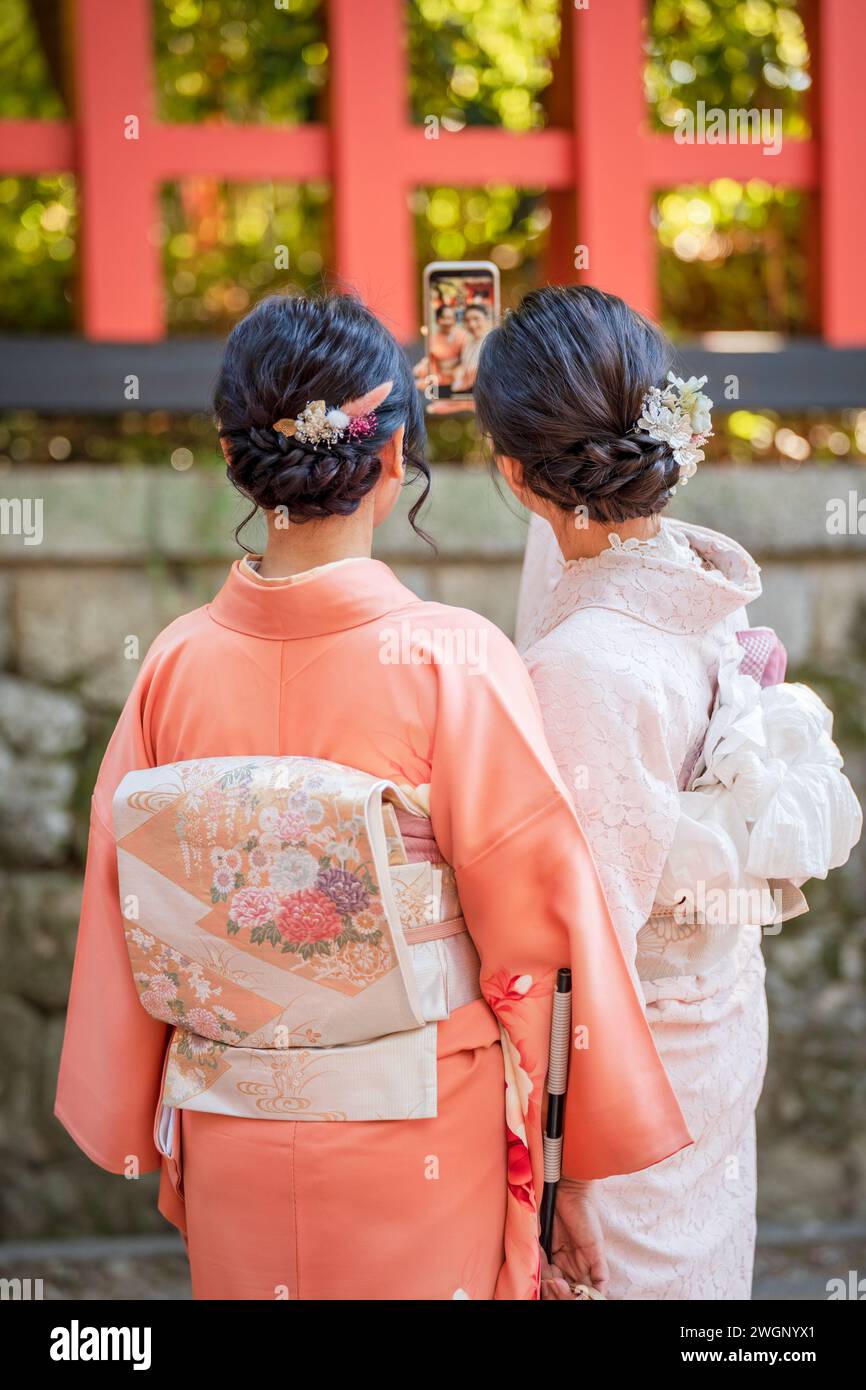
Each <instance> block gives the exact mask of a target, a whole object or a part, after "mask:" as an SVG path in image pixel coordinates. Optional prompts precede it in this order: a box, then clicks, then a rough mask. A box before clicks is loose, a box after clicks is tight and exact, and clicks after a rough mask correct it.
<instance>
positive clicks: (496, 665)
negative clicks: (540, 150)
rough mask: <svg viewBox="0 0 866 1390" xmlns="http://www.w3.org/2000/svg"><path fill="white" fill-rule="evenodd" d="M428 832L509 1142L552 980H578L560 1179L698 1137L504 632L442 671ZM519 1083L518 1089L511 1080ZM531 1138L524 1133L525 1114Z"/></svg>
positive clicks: (636, 1160) (531, 1088)
mask: <svg viewBox="0 0 866 1390" xmlns="http://www.w3.org/2000/svg"><path fill="white" fill-rule="evenodd" d="M432 764H433V771H432V778H431V815H432V820H433V827H434V831H435V833H436V836H437V840H438V841H439V844H440V846H441V847H442V849H443V852H444V853H445V855H446V858H448V859H449V861H450V862H451V863H452V864H453V865H454V867H455V870H456V874H457V884H458V889H459V893H460V898H461V903H462V906H463V912H464V916H465V919H466V923H467V926H468V929H469V931H470V933H471V935H472V937H473V940H474V942H475V945H476V947H477V949H478V952H479V955H480V958H481V988H482V992H483V994H484V997H485V999H486V1000H487V1002H488V1004H489V1005H490V1007H491V1008H492V1009H493V1011H494V1013H495V1014H496V1016H497V1018H498V1020H499V1022H500V1025H501V1028H502V1033H503V1049H504V1052H505V1055H506V1064H507V1065H506V1082H507V1094H506V1107H507V1109H508V1106H509V1104H510V1105H511V1109H512V1111H514V1114H513V1115H512V1117H511V1118H509V1120H508V1126H509V1131H510V1133H509V1143H512V1142H515V1143H518V1142H519V1143H522V1144H524V1145H525V1146H526V1147H528V1149H529V1153H530V1158H531V1164H532V1169H533V1177H534V1183H535V1189H536V1191H540V1183H541V1157H540V1132H541V1117H542V1108H543V1094H544V1081H545V1075H546V1068H547V1050H548V1042H549V1030H550V1012H551V996H552V991H553V987H554V982H555V977H556V971H557V969H558V968H559V967H560V966H564V965H570V966H571V970H572V976H573V1012H572V1018H573V1024H574V1029H575V1033H574V1041H575V1046H574V1049H573V1050H572V1053H571V1063H570V1067H569V1081H568V1091H567V1095H566V1104H565V1126H564V1128H565V1136H564V1145H563V1172H564V1173H565V1175H566V1176H567V1177H571V1178H576V1179H589V1178H596V1177H605V1176H608V1175H610V1174H612V1173H625V1172H632V1171H635V1170H637V1169H640V1168H643V1167H646V1166H648V1165H649V1164H653V1163H657V1162H659V1161H660V1160H661V1159H663V1158H666V1157H667V1156H668V1155H670V1154H671V1153H673V1152H675V1151H677V1150H678V1149H680V1148H682V1147H683V1146H684V1145H686V1144H688V1143H689V1142H690V1140H689V1135H688V1132H687V1130H686V1128H685V1124H684V1121H683V1118H682V1115H681V1113H680V1110H679V1106H678V1104H677V1102H676V1099H675V1097H674V1093H673V1091H672V1089H671V1086H670V1083H669V1082H668V1079H667V1076H666V1074H665V1072H664V1069H663V1067H662V1065H661V1063H660V1061H659V1058H658V1055H657V1053H656V1050H655V1045H654V1043H653V1040H652V1037H651V1034H650V1031H649V1028H648V1026H647V1023H646V1020H645V1018H644V1012H643V1008H642V1005H641V1002H640V1001H639V999H638V997H637V994H636V992H635V989H634V987H633V984H632V981H631V978H630V976H629V972H628V968H627V966H626V963H625V959H624V957H623V953H622V951H621V949H620V946H619V943H618V941H617V938H616V934H615V932H614V929H613V926H612V923H611V919H610V914H609V913H608V909H607V905H606V903H605V900H604V894H603V892H602V888H601V884H600V882H599V877H598V874H597V872H596V870H595V866H594V865H593V862H592V858H591V855H590V853H589V850H588V848H587V844H586V840H585V838H584V835H583V833H582V831H581V829H580V826H579V824H578V822H577V819H576V817H575V814H574V811H573V808H572V806H571V804H570V801H569V799H568V796H567V793H566V791H565V788H564V786H563V783H562V781H561V780H560V778H559V776H558V774H557V772H556V768H555V765H554V763H553V759H552V757H551V755H550V752H549V750H548V748H547V746H546V743H545V740H544V735H543V729H542V724H541V717H540V711H539V708H538V704H537V701H536V698H535V694H534V692H533V689H532V685H531V682H530V680H529V677H528V674H527V672H526V669H525V667H524V666H523V663H522V661H521V660H520V658H519V657H518V655H517V653H516V651H515V650H514V648H513V647H512V646H511V643H510V642H508V641H507V640H506V639H505V638H504V637H503V636H502V634H501V633H498V632H496V631H495V630H494V631H493V632H491V633H490V634H489V644H488V659H487V662H486V667H485V669H484V671H483V672H476V673H475V674H467V673H466V671H465V670H462V671H461V670H458V669H454V668H452V669H449V670H447V671H446V670H442V671H441V672H440V691H439V713H438V719H437V724H436V734H435V745H434V750H433V759H432ZM509 1078H510V1079H509ZM518 1111H519V1112H520V1114H522V1117H523V1125H524V1127H525V1134H523V1133H521V1132H520V1131H519V1129H515V1125H516V1124H518V1114H517V1112H518Z"/></svg>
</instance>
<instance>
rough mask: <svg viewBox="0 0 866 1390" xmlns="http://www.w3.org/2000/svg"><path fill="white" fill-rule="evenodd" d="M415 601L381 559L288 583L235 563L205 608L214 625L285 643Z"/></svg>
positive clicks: (327, 567)
mask: <svg viewBox="0 0 866 1390" xmlns="http://www.w3.org/2000/svg"><path fill="white" fill-rule="evenodd" d="M418 602H419V600H418V598H417V597H416V595H415V594H413V593H412V591H411V590H410V589H407V588H406V587H405V585H404V584H401V583H400V580H399V579H398V578H397V576H396V575H395V574H394V572H393V570H390V569H389V568H388V566H387V565H384V564H383V563H382V561H381V560H370V559H357V560H346V561H344V562H342V563H341V564H338V565H322V566H321V567H320V568H318V569H313V570H307V571H305V572H304V573H303V574H296V575H292V576H291V577H290V578H288V579H282V580H274V579H262V578H261V577H260V576H259V575H258V574H256V572H255V571H254V570H252V569H251V568H250V567H249V565H244V564H243V563H242V561H240V560H236V561H235V563H234V564H233V565H232V567H231V569H230V570H229V574H228V578H227V579H226V582H225V584H224V585H223V587H222V588H221V589H220V591H219V593H218V594H217V596H216V598H215V599H214V600H213V602H212V603H210V604H209V605H208V613H209V615H210V617H211V618H213V620H214V622H217V623H219V624H220V625H221V626H222V627H230V628H232V629H233V630H234V631H235V632H245V633H248V634H249V636H251V637H269V638H273V639H274V640H275V641H285V640H286V639H287V638H291V637H318V636H322V635H324V634H325V633H330V632H342V631H344V630H345V629H346V628H352V627H360V626H361V624H362V623H368V622H372V621H373V620H374V619H376V618H381V617H383V616H384V615H385V614H386V613H391V612H393V611H394V610H395V609H397V608H404V607H405V606H406V605H407V604H409V603H418Z"/></svg>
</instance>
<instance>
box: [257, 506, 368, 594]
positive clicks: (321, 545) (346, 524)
mask: <svg viewBox="0 0 866 1390" xmlns="http://www.w3.org/2000/svg"><path fill="white" fill-rule="evenodd" d="M267 521H268V543H267V545H266V546H265V550H264V554H263V555H262V559H261V563H260V565H259V574H260V575H261V577H262V579H288V578H291V576H292V575H295V574H303V573H304V572H305V571H306V570H312V569H316V568H317V567H318V566H319V565H329V564H331V563H332V562H333V561H334V560H353V559H356V558H357V559H369V558H370V555H371V554H372V550H373V515H372V509H371V508H369V507H365V506H363V505H362V506H361V507H359V508H358V510H357V511H356V512H354V513H353V514H352V515H351V516H329V517H324V518H323V519H322V520H321V521H307V522H304V523H303V524H300V523H295V524H289V525H279V524H278V519H277V518H276V517H275V515H274V513H273V512H271V513H269V514H268V518H267Z"/></svg>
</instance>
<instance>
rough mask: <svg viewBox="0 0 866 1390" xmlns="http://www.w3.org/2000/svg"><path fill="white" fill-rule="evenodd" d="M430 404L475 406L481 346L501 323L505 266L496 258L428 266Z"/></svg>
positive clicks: (427, 379) (427, 388) (436, 408)
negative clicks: (495, 262) (501, 272)
mask: <svg viewBox="0 0 866 1390" xmlns="http://www.w3.org/2000/svg"><path fill="white" fill-rule="evenodd" d="M424 320H425V327H426V339H427V341H426V374H425V375H424V378H423V382H422V384H423V387H424V395H425V396H426V398H427V409H428V410H429V411H431V412H437V411H439V412H441V411H443V410H448V409H451V410H456V409H461V410H473V409H474V406H475V402H474V400H473V394H472V393H473V391H474V389H475V377H476V374H477V372H478V359H479V356H480V354H481V345H482V343H483V342H484V339H485V338H486V336H487V334H488V333H489V332H490V330H491V329H492V328H495V327H496V325H497V323H498V322H499V270H498V268H497V267H496V266H495V265H493V263H492V262H491V261H456V262H453V263H446V262H443V261H434V262H433V263H432V264H431V265H428V266H426V267H425V270H424Z"/></svg>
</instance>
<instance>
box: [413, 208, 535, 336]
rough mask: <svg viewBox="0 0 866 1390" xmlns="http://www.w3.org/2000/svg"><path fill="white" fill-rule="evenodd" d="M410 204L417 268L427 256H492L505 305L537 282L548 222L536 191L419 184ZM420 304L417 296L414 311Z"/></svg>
mask: <svg viewBox="0 0 866 1390" xmlns="http://www.w3.org/2000/svg"><path fill="white" fill-rule="evenodd" d="M412 208H413V211H414V214H415V248H416V260H417V263H418V266H419V267H420V266H423V265H424V264H425V263H426V262H427V261H430V260H439V261H468V260H485V261H486V260H492V261H493V262H494V263H495V264H496V265H498V266H499V269H500V271H501V274H502V303H503V306H504V307H506V308H507V307H510V306H513V305H516V304H518V303H519V302H520V300H521V299H522V298H523V295H524V294H525V293H526V291H527V290H529V289H531V288H532V286H533V284H535V283H537V282H538V279H539V277H540V263H541V258H542V257H543V254H544V249H545V246H546V244H547V231H548V228H549V226H550V210H549V208H548V207H547V205H546V203H545V201H544V196H543V193H542V192H541V190H536V189H531V188H511V187H510V186H508V185H507V184H504V185H489V186H487V187H485V188H480V187H479V188H449V187H441V188H423V189H418V190H416V192H415V194H414V195H413V198H412ZM419 292H420V277H419ZM420 307H421V306H420V300H419V314H420ZM419 321H420V318H419Z"/></svg>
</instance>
